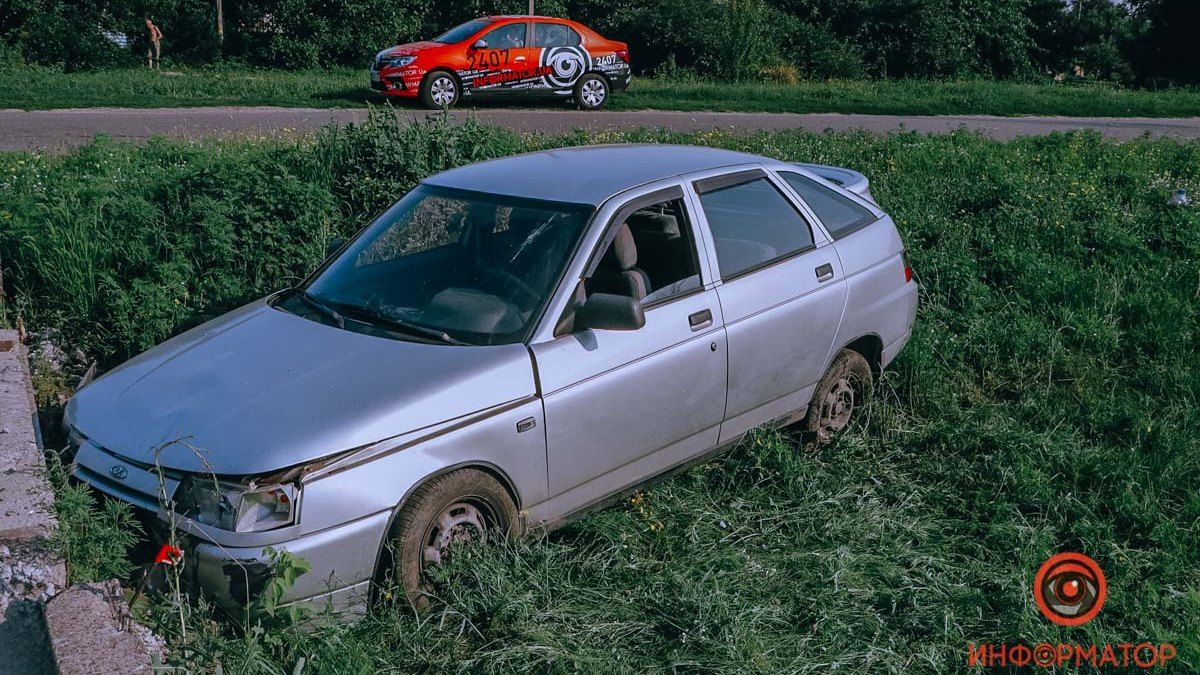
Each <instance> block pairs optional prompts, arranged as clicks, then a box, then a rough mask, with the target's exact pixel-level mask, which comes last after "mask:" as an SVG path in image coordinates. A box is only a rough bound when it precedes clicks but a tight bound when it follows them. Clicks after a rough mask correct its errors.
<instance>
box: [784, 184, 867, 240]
mask: <svg viewBox="0 0 1200 675" xmlns="http://www.w3.org/2000/svg"><path fill="white" fill-rule="evenodd" d="M779 177H780V178H782V179H783V180H785V181H787V184H788V185H790V186H792V189H793V190H795V191H796V194H798V195H800V198H801V199H803V200H804V203H805V204H808V208H810V209H812V210H813V213H815V214H817V217H818V218H820V219H821V222H822V223H824V224H825V229H827V230H829V234H830V236H832V237H833V238H834V239H837V238H838V237H841V236H844V235H847V234H850V233H851V232H854V231H855V230H857V229H859V228H861V227H862V226H864V225H867V224H869V223H873V222H875V214H874V213H871V210H870V209H868V208H866V207H864V206H862V205H861V204H856V203H855V202H854V200H852V199H850V198H849V197H846V196H845V195H840V194H838V193H837V191H835V190H831V189H829V188H828V187H826V186H824V185H821V184H820V183H818V182H817V181H815V180H813V179H811V178H809V177H808V176H804V175H801V174H798V173H792V172H791V171H780V172H779Z"/></svg>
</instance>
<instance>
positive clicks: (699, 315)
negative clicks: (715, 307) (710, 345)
mask: <svg viewBox="0 0 1200 675" xmlns="http://www.w3.org/2000/svg"><path fill="white" fill-rule="evenodd" d="M711 324H712V310H711V309H702V310H700V311H699V312H696V313H694V314H689V315H688V325H689V326H691V327H692V330H700V329H701V328H705V327H706V326H709V325H711Z"/></svg>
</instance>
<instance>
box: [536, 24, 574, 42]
mask: <svg viewBox="0 0 1200 675" xmlns="http://www.w3.org/2000/svg"><path fill="white" fill-rule="evenodd" d="M582 41H583V40H582V39H581V38H580V37H579V33H576V32H575V30H574V29H573V28H571V27H570V26H567V25H565V24H561V23H535V24H533V46H534V47H577V46H579V44H580V43H581V42H582Z"/></svg>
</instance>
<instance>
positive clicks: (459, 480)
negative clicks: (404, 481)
mask: <svg viewBox="0 0 1200 675" xmlns="http://www.w3.org/2000/svg"><path fill="white" fill-rule="evenodd" d="M516 523H517V507H516V505H515V504H514V503H513V500H512V498H511V497H510V496H509V495H508V491H507V490H506V489H505V488H504V486H503V485H501V484H500V482H499V481H497V480H496V479H495V478H493V477H492V476H490V475H488V474H487V473H484V472H483V471H479V470H477V469H457V470H455V471H451V472H449V473H446V474H443V475H441V476H437V477H435V478H432V479H430V480H428V481H426V482H425V483H423V484H422V485H420V486H418V487H417V489H415V490H413V492H412V494H411V495H409V497H408V499H407V500H405V503H404V506H403V507H402V508H401V510H400V513H399V515H398V516H397V517H396V521H395V523H394V524H393V525H392V530H391V532H390V533H389V535H388V541H387V542H386V544H385V553H386V554H387V557H386V558H385V560H384V566H385V568H384V569H382V570H381V572H382V574H381V575H380V576H381V579H380V585H381V590H383V591H384V592H391V591H392V590H393V589H394V590H395V591H397V592H401V593H403V594H404V595H405V597H406V598H407V599H408V601H409V602H410V603H411V604H412V605H413V606H414V607H416V608H417V609H423V608H424V607H426V606H427V605H428V604H429V599H430V597H431V596H430V591H431V589H430V586H429V579H428V572H429V571H430V569H431V568H432V567H434V566H436V565H440V564H442V563H443V562H445V561H446V560H447V559H448V556H449V555H450V552H451V545H452V544H461V543H470V542H481V541H485V540H487V539H488V537H490V536H494V535H507V534H509V533H511V532H514V530H515V528H516Z"/></svg>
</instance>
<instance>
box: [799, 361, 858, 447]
mask: <svg viewBox="0 0 1200 675" xmlns="http://www.w3.org/2000/svg"><path fill="white" fill-rule="evenodd" d="M871 380H872V378H871V366H870V364H868V363H867V360H866V359H865V358H863V355H862V354H859V353H858V352H856V351H853V350H851V349H843V350H842V351H840V352H838V355H837V357H836V358H835V359H834V360H833V363H832V364H830V366H829V370H827V371H826V372H825V375H824V376H822V377H821V381H820V382H818V383H817V388H816V390H814V391H813V397H812V401H811V402H810V403H809V404H808V414H807V415H806V416H805V418H804V423H803V424H804V430H805V431H807V432H808V433H809V434H810V435H811V436H812V438H813V440H814V441H815V442H817V443H828V442H829V441H831V440H833V438H834V437H835V436H837V435H838V434H840V433H841V432H842V431H845V429H846V427H848V426H850V422H851V421H852V420H853V419H854V414H855V413H856V412H857V411H858V409H859V408H861V407H862V405H863V404H864V403H866V401H867V399H868V397H869V396H870V395H871Z"/></svg>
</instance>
